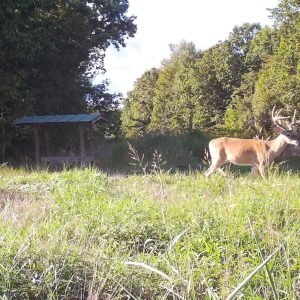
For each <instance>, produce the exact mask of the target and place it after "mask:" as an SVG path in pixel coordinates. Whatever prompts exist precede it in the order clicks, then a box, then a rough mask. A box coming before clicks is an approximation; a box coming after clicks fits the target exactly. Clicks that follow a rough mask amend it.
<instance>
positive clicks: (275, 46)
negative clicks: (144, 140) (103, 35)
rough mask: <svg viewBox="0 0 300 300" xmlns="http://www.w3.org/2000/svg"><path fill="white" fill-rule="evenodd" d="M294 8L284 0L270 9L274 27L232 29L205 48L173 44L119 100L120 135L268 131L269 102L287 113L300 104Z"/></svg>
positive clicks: (299, 7)
mask: <svg viewBox="0 0 300 300" xmlns="http://www.w3.org/2000/svg"><path fill="white" fill-rule="evenodd" d="M299 11H300V3H299V1H296V0H282V1H280V3H279V4H278V6H277V7H276V8H274V9H271V10H270V15H271V16H270V17H271V18H272V19H273V21H274V24H273V26H272V27H268V26H265V27H262V26H261V25H260V24H248V23H246V24H243V25H242V26H236V27H234V28H233V30H232V32H231V33H230V34H229V36H228V37H227V38H226V40H224V41H221V42H218V43H217V44H216V45H214V46H212V47H210V48H209V49H206V50H197V49H196V47H195V44H194V43H193V42H186V41H182V42H181V43H180V44H179V45H170V57H169V58H168V59H165V60H164V61H163V62H162V64H161V66H160V67H159V68H152V69H150V70H147V71H146V72H145V73H144V74H143V75H142V76H141V77H140V78H139V79H137V80H136V82H135V85H134V88H133V90H132V91H130V92H129V94H128V97H127V98H126V99H125V100H124V102H123V105H124V107H123V111H122V115H121V119H122V129H123V132H124V134H125V135H126V136H128V137H132V136H143V135H146V134H182V133H190V132H193V131H197V130H199V131H202V132H206V133H208V134H209V135H220V134H227V135H232V136H241V137H253V136H255V135H256V134H258V133H259V134H261V135H263V136H268V135H270V134H272V125H271V120H270V112H271V110H272V107H273V106H274V105H276V106H277V107H278V108H279V107H284V108H285V111H286V113H289V114H292V113H293V110H294V109H295V108H298V109H299V108H300V101H299V99H300V98H299V96H300V81H299V79H300V78H299V76H300V73H299V72H300V63H299V55H300V51H299V49H300V14H299Z"/></svg>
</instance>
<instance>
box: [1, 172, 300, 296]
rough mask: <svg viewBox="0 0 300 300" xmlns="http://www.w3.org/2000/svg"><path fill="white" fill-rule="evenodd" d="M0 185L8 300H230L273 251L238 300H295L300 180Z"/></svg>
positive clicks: (195, 177)
mask: <svg viewBox="0 0 300 300" xmlns="http://www.w3.org/2000/svg"><path fill="white" fill-rule="evenodd" d="M0 176H1V177H0V207H1V210H0V257H1V260H0V292H1V296H3V297H7V298H21V299H23V298H24V299H26V298H30V299H33V298H38V299H46V298H52V299H85V298H87V297H88V296H89V297H97V296H98V297H99V298H100V299H106V298H109V297H110V298H111V299H124V297H125V296H128V297H131V299H225V298H226V297H228V296H229V295H230V294H231V293H232V292H233V291H234V289H235V288H236V287H238V286H239V284H241V283H243V281H244V280H245V279H247V277H248V276H249V274H251V272H253V271H254V270H255V269H256V268H257V267H258V266H259V265H261V264H262V262H263V261H264V259H266V258H267V257H268V256H269V255H271V254H273V253H274V252H275V251H278V252H277V253H276V255H274V257H272V258H271V259H270V260H269V262H268V264H267V265H268V270H269V273H268V272H267V271H266V268H265V266H263V268H262V269H260V270H259V271H258V272H257V273H256V274H255V275H254V276H253V277H251V278H250V279H249V280H248V281H247V284H245V285H243V286H242V288H241V290H239V292H238V295H239V296H241V295H243V296H244V298H246V299H274V297H278V298H279V299H298V298H299V297H300V281H299V269H300V255H299V228H300V200H299V188H300V178H299V176H298V174H292V173H287V172H279V171H278V170H273V171H272V172H271V173H270V174H269V179H268V180H267V181H263V180H261V179H260V178H257V179H251V178H250V177H249V176H248V175H237V174H235V173H234V172H231V173H230V174H229V176H228V177H226V178H225V177H222V176H219V175H214V176H212V177H211V179H209V180H206V179H205V177H204V176H203V174H202V173H200V172H199V173H190V174H180V173H176V174H172V175H170V174H167V173H164V172H160V173H156V174H152V175H145V176H140V175H131V176H119V175H118V176H113V175H112V176H107V175H105V174H103V173H101V172H98V171H97V170H89V169H86V170H72V171H63V172H53V173H49V172H46V171H39V172H36V171H31V172H28V171H26V170H14V169H9V168H7V167H2V168H1V169H0ZM270 274H271V275H270ZM270 276H271V277H270ZM272 280H273V284H272ZM274 286H275V288H276V292H275V293H274ZM276 293H277V294H276ZM276 295H277V296H276Z"/></svg>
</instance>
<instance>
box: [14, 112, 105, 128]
mask: <svg viewBox="0 0 300 300" xmlns="http://www.w3.org/2000/svg"><path fill="white" fill-rule="evenodd" d="M101 121H102V122H107V119H105V118H104V117H103V116H102V115H101V114H100V113H91V114H77V115H48V116H24V117H22V118H19V119H17V120H15V122H14V123H13V124H14V125H57V124H94V123H97V122H101Z"/></svg>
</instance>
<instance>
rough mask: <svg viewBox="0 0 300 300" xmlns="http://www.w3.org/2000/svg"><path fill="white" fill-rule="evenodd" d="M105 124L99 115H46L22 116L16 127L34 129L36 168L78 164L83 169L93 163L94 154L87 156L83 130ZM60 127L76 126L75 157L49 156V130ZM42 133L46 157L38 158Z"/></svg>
mask: <svg viewBox="0 0 300 300" xmlns="http://www.w3.org/2000/svg"><path fill="white" fill-rule="evenodd" d="M101 122H102V123H103V122H107V120H106V119H105V118H104V117H103V116H102V115H101V114H100V113H90V114H77V115H47V116H24V117H22V118H19V119H17V120H16V121H15V122H14V124H15V125H17V126H31V127H33V128H34V136H35V157H36V164H37V166H39V165H40V163H41V162H42V163H80V165H81V166H82V167H84V166H85V165H86V164H87V163H88V164H89V163H93V162H95V152H94V151H93V154H92V155H89V156H87V155H86V151H85V143H84V128H85V127H87V126H92V125H93V124H95V123H101ZM60 126H76V127H78V130H79V141H80V154H79V155H77V156H51V154H50V148H49V145H50V144H49V128H50V127H60ZM41 132H43V133H44V137H45V149H46V155H45V156H40V133H41Z"/></svg>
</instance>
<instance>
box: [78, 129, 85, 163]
mask: <svg viewBox="0 0 300 300" xmlns="http://www.w3.org/2000/svg"><path fill="white" fill-rule="evenodd" d="M79 137H80V162H81V167H82V168H83V167H85V151H84V134H83V126H82V125H79Z"/></svg>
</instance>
